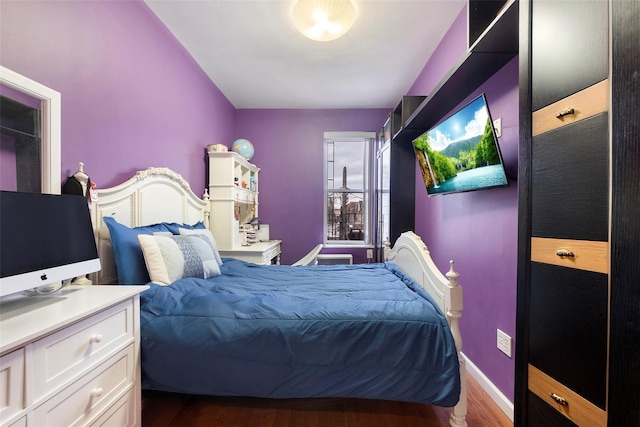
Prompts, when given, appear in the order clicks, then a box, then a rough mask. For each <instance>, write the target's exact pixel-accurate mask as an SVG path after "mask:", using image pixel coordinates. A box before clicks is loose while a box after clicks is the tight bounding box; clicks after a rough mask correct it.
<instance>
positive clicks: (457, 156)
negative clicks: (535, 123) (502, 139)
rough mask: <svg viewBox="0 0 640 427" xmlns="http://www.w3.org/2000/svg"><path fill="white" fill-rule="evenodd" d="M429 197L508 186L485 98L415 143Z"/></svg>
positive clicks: (448, 119)
mask: <svg viewBox="0 0 640 427" xmlns="http://www.w3.org/2000/svg"><path fill="white" fill-rule="evenodd" d="M413 148H414V151H415V153H416V157H417V159H418V163H419V164H420V171H421V172H422V178H423V180H424V185H425V187H426V188H427V194H428V195H430V196H431V195H437V194H449V193H459V192H464V191H473V190H480V189H483V188H493V187H504V186H507V185H509V182H508V180H507V176H506V174H505V170H504V166H503V163H502V155H501V154H500V147H499V146H498V139H497V138H496V135H495V130H494V128H493V121H492V119H491V114H490V113H489V108H488V107H487V101H486V98H485V95H484V94H482V95H480V96H478V97H477V98H476V99H474V100H473V101H471V102H470V103H468V104H467V105H466V106H464V107H463V108H461V109H460V110H458V111H457V112H456V113H454V114H453V115H452V116H450V117H449V118H447V119H446V120H444V121H443V122H442V123H440V124H439V125H437V126H435V127H433V128H432V129H430V130H428V131H427V132H425V133H423V134H422V135H420V136H419V137H418V138H416V139H414V140H413Z"/></svg>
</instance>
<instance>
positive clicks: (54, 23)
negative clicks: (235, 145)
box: [0, 1, 235, 195]
mask: <svg viewBox="0 0 640 427" xmlns="http://www.w3.org/2000/svg"><path fill="white" fill-rule="evenodd" d="M0 19H1V21H0V51H1V52H2V65H3V66H5V67H7V68H9V69H11V70H13V71H15V72H17V73H20V74H22V75H24V76H26V77H28V78H30V79H32V80H35V81H37V82H39V83H42V84H44V85H45V86H48V87H50V88H51V89H54V90H56V91H58V92H60V93H61V96H62V147H61V155H62V165H61V170H62V175H63V176H62V179H63V180H64V179H66V177H67V176H68V175H70V174H73V173H74V172H76V170H77V162H79V161H82V162H84V163H85V170H86V171H87V172H88V173H89V174H90V176H91V179H92V180H93V181H94V182H96V184H97V185H98V186H99V187H108V186H112V185H115V184H118V183H120V182H122V181H124V180H125V179H127V178H129V177H131V176H132V175H133V173H134V172H135V171H137V170H140V169H145V168H147V167H149V166H167V167H170V168H171V169H173V170H175V171H176V172H178V173H180V174H182V175H183V176H184V178H185V179H186V180H187V181H189V183H190V184H191V186H192V187H193V189H194V191H196V192H197V193H202V192H203V191H204V186H205V162H204V148H205V147H206V145H207V144H211V143H217V142H229V141H232V137H233V121H234V114H235V109H234V108H233V106H232V105H231V104H230V103H229V101H228V100H227V99H226V98H225V97H224V96H223V95H222V93H221V92H220V91H219V90H218V88H217V87H216V86H215V85H214V84H213V83H212V82H211V80H210V79H209V78H208V77H207V76H206V75H205V74H204V72H203V71H202V70H201V69H200V67H199V66H198V65H197V63H196V62H195V61H194V60H193V59H192V58H191V57H190V56H189V54H188V53H187V52H186V50H185V49H184V48H183V47H182V46H181V45H180V44H179V43H178V42H177V40H176V39H175V38H174V37H173V35H172V34H171V33H170V32H169V31H168V30H167V28H166V27H165V26H164V25H163V24H162V23H161V22H160V20H159V19H158V18H157V17H156V16H155V15H154V14H153V12H152V11H151V10H150V9H149V8H148V7H147V6H146V4H144V3H143V2H142V1H91V2H79V1H73V2H59V1H28V2H27V1H17V2H2V14H1V15H0ZM168 153H171V154H170V155H168ZM199 195H200V194H199Z"/></svg>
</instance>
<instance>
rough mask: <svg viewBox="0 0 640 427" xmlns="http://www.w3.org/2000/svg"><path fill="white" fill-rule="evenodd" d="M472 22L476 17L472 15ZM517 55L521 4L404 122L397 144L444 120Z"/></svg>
mask: <svg viewBox="0 0 640 427" xmlns="http://www.w3.org/2000/svg"><path fill="white" fill-rule="evenodd" d="M469 19H470V20H472V19H473V16H472V15H470V16H469ZM517 55H518V2H517V1H514V0H509V1H507V2H505V4H504V6H503V7H502V8H501V9H500V10H499V12H498V14H497V16H496V17H495V19H494V20H493V21H492V22H491V23H489V25H488V26H487V28H486V30H485V31H484V32H483V33H482V34H481V35H480V37H478V38H477V40H476V41H475V42H473V44H472V45H471V47H470V48H469V49H468V50H467V51H466V52H465V54H464V55H462V57H461V58H460V59H459V60H458V62H456V64H455V65H454V66H453V67H452V68H451V70H449V72H448V73H447V75H445V76H444V78H443V79H442V80H441V81H440V82H439V83H438V85H437V86H436V87H435V88H434V89H433V91H432V92H431V94H429V95H428V96H427V97H426V98H425V99H424V100H423V101H422V103H421V104H420V105H419V106H418V107H417V108H416V110H415V112H413V114H411V115H410V116H409V117H408V118H407V119H406V121H405V123H404V126H403V127H402V130H401V131H400V132H398V134H397V135H396V137H395V138H394V141H398V142H401V143H404V142H409V143H411V141H412V140H413V139H414V138H416V137H417V136H419V135H420V134H421V133H422V132H424V131H426V130H427V129H429V128H431V127H432V126H433V125H435V124H436V123H437V122H438V121H440V120H441V119H443V118H444V117H445V116H446V115H447V114H448V113H449V112H450V111H451V110H453V109H454V108H455V107H456V106H457V105H458V104H460V103H461V102H462V101H464V100H465V99H466V98H467V97H468V96H469V95H471V93H472V92H473V91H474V90H476V89H477V88H478V87H479V86H480V85H481V84H482V83H484V82H485V81H487V80H488V79H489V77H491V76H492V75H494V74H495V73H496V72H497V71H498V70H499V69H500V68H502V67H503V66H505V65H506V64H507V62H509V61H510V60H511V59H513V58H515V57H516V56H517Z"/></svg>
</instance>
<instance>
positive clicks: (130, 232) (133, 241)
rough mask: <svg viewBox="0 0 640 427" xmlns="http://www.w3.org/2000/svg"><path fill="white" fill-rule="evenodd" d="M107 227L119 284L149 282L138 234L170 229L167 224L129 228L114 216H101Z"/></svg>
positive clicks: (142, 283)
mask: <svg viewBox="0 0 640 427" xmlns="http://www.w3.org/2000/svg"><path fill="white" fill-rule="evenodd" d="M102 219H103V220H104V222H105V224H107V227H108V228H109V235H110V236H111V244H112V246H113V258H114V260H115V262H116V269H117V271H118V282H119V283H120V284H121V285H144V284H146V283H149V282H150V281H151V279H149V273H148V271H147V266H146V264H145V263H144V256H143V254H142V249H141V248H140V243H138V234H153V233H154V232H158V231H171V230H170V229H169V227H168V226H167V224H165V223H161V224H153V225H147V226H143V227H135V228H129V227H127V226H126V225H122V224H120V223H119V222H118V221H116V220H115V218H112V217H109V216H105V217H103V218H102Z"/></svg>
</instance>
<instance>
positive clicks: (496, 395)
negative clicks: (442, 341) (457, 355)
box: [462, 353, 513, 421]
mask: <svg viewBox="0 0 640 427" xmlns="http://www.w3.org/2000/svg"><path fill="white" fill-rule="evenodd" d="M462 357H464V359H465V361H466V364H467V372H468V373H469V375H471V376H472V377H473V379H474V380H476V382H477V383H478V384H480V387H482V389H483V390H484V391H485V392H486V393H487V394H488V395H489V397H490V398H491V400H493V401H494V402H495V403H496V405H498V407H499V408H500V409H501V410H502V412H504V413H505V414H506V415H507V417H509V419H510V420H511V421H513V402H511V401H510V400H509V399H508V398H507V396H505V395H504V394H502V392H501V391H500V390H498V387H496V386H495V385H494V384H493V383H492V382H491V380H489V378H487V376H486V375H485V374H484V373H483V372H482V371H481V370H480V369H478V367H477V366H476V365H474V364H473V362H472V361H471V360H469V358H468V357H467V356H466V355H465V354H464V353H462Z"/></svg>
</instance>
